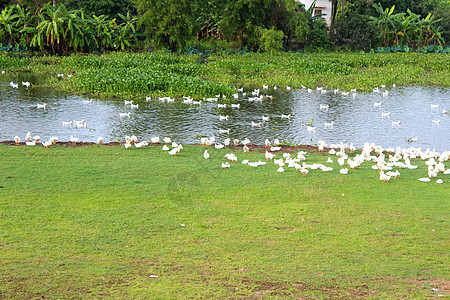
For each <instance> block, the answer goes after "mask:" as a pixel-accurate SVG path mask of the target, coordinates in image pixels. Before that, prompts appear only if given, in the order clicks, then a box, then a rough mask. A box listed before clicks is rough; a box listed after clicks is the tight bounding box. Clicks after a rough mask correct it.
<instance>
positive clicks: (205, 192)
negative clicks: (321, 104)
mask: <svg viewBox="0 0 450 300" xmlns="http://www.w3.org/2000/svg"><path fill="white" fill-rule="evenodd" d="M204 150H205V147H201V146H185V147H184V150H183V152H181V153H180V154H178V155H177V156H176V157H171V156H169V155H168V154H167V152H166V151H161V147H160V146H159V147H156V146H150V147H147V148H145V149H131V150H129V151H126V150H125V149H124V148H123V147H108V146H97V145H94V146H89V147H64V146H57V147H53V148H50V149H45V148H42V147H25V146H5V145H0V165H1V168H0V186H1V188H0V214H1V218H0V227H1V228H2V229H1V230H0V277H1V284H0V298H16V299H25V298H28V299H29V298H41V297H45V298H70V299H77V298H80V299H82V298H100V297H110V298H152V299H176V298H179V299H184V298H222V299H224V298H230V299H238V298H239V299H252V298H259V297H265V298H308V297H313V298H324V299H330V298H338V299H354V298H399V297H406V298H414V299H417V298H429V297H430V298H431V297H435V296H437V295H438V294H444V295H448V293H446V291H448V288H449V272H448V271H449V269H448V266H449V260H448V249H449V235H448V233H449V230H448V229H449V228H448V212H449V211H450V210H449V195H450V192H449V191H450V190H449V183H448V180H449V177H448V175H439V177H440V178H442V179H444V184H436V183H434V181H433V182H431V183H421V182H419V181H417V178H420V177H426V166H425V164H424V162H422V161H420V160H416V161H414V162H413V164H417V165H419V169H418V170H400V172H401V174H402V175H401V178H400V179H398V180H394V179H392V180H391V182H389V183H387V184H386V183H383V182H380V181H379V180H378V173H377V172H376V171H374V170H372V169H371V168H370V167H371V163H366V164H364V165H362V166H361V167H359V168H357V169H356V170H354V171H353V170H350V172H349V175H346V176H345V175H340V174H339V173H338V170H339V168H338V166H337V163H333V164H327V165H331V166H333V167H335V170H334V171H333V172H328V173H322V172H321V171H317V170H316V171H310V173H309V174H308V175H307V176H306V177H303V176H302V175H301V173H297V172H295V171H294V170H292V169H287V170H286V172H284V173H277V172H276V170H277V169H278V166H276V165H275V164H273V163H268V164H267V165H266V166H260V167H258V168H251V167H249V166H247V165H242V164H241V163H240V162H241V161H242V159H250V160H251V161H252V160H264V154H263V153H260V152H252V153H248V154H244V153H242V151H241V150H230V149H222V150H217V149H211V148H209V150H208V151H209V152H210V154H211V159H209V160H205V159H203V157H202V154H203V151H204ZM230 152H233V153H234V154H236V155H237V156H238V159H239V162H238V163H237V164H232V165H231V168H229V169H222V168H221V162H223V161H225V159H224V158H223V156H224V155H225V154H226V153H230ZM277 156H278V157H281V154H277ZM327 158H328V155H327V154H318V153H310V154H308V155H307V162H308V163H312V162H320V163H325V161H326V159H327ZM446 164H447V168H448V167H449V163H448V162H447V163H446ZM445 176H447V177H445ZM182 225H185V226H182ZM151 275H156V276H158V277H154V276H151ZM433 288H434V289H438V291H436V290H433Z"/></svg>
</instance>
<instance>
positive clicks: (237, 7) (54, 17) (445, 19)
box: [0, 0, 450, 54]
mask: <svg viewBox="0 0 450 300" xmlns="http://www.w3.org/2000/svg"><path fill="white" fill-rule="evenodd" d="M332 2H333V12H332V16H330V17H331V24H326V23H325V22H324V20H323V18H322V17H323V16H321V15H314V6H312V7H310V8H309V9H305V7H304V6H302V5H301V4H300V3H299V2H296V1H294V0H233V1H223V0H178V1H165V0H100V1H93V0H81V1H75V0H53V2H45V1H43V0H0V5H1V14H0V43H1V46H2V49H1V50H6V51H14V52H26V51H30V50H34V51H40V52H44V53H46V52H48V53H52V54H65V53H68V52H74V51H75V52H79V51H81V52H95V51H98V52H103V51H110V50H114V49H119V50H127V49H135V50H148V49H155V48H159V49H161V48H162V49H164V48H166V49H167V50H168V51H191V52H195V51H198V52H201V49H202V48H204V47H205V46H206V47H210V48H212V50H213V51H217V50H218V49H221V48H223V49H239V50H242V49H243V50H244V51H264V52H274V51H280V50H294V51H296V50H299V49H301V50H306V51H309V50H314V51H318V50H319V51H321V50H332V49H338V50H339V49H341V50H356V49H360V50H370V49H378V47H383V48H386V47H393V46H394V47H399V48H398V49H402V51H404V50H405V46H407V48H406V49H408V50H409V49H413V50H417V49H419V50H421V49H422V50H423V49H425V48H427V47H428V46H444V47H435V48H433V49H434V50H433V51H442V49H444V48H445V45H446V42H447V41H448V40H450V1H448V0H401V1H393V0H373V1H371V0H333V1H332ZM395 49H397V48H395ZM427 49H428V48H427ZM377 51H378V50H377ZM385 51H386V50H385Z"/></svg>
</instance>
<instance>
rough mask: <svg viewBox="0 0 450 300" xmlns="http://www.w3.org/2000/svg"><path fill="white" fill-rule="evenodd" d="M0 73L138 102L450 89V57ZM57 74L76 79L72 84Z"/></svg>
mask: <svg viewBox="0 0 450 300" xmlns="http://www.w3.org/2000/svg"><path fill="white" fill-rule="evenodd" d="M0 69H2V70H6V71H10V72H13V71H20V70H27V71H32V72H37V73H43V74H49V75H51V76H50V78H51V79H50V80H49V81H48V84H49V85H51V86H54V87H56V88H58V89H60V90H64V91H68V92H71V93H92V94H95V95H99V96H107V97H121V98H134V99H136V98H141V99H143V98H144V97H146V96H172V97H173V96H175V97H181V96H185V95H186V96H192V97H195V98H203V97H210V96H213V95H216V94H225V95H231V94H232V93H234V92H236V88H239V87H242V86H244V87H246V88H247V89H252V88H259V87H261V86H262V85H263V84H264V85H271V86H273V85H277V86H283V87H284V86H291V87H293V88H301V87H302V86H306V87H309V88H315V87H317V86H323V87H324V88H327V89H341V90H350V89H358V90H360V91H371V90H372V89H373V88H374V87H376V86H381V85H387V86H389V85H393V84H396V85H397V86H409V85H421V86H428V85H435V86H443V87H449V86H450V60H449V59H448V55H447V54H419V53H387V54H376V55H369V54H358V53H280V54H257V53H253V54H245V55H237V54H236V55H225V56H222V55H212V56H210V57H208V58H204V57H200V56H197V55H174V54H172V55H170V54H165V53H153V54H149V53H147V54H130V53H111V54H107V55H102V56H97V55H76V56H69V57H63V58H61V57H44V58H42V57H35V58H23V59H18V58H10V57H6V56H0ZM57 73H61V74H65V75H68V74H72V75H73V76H72V77H70V78H67V76H66V77H64V78H63V79H62V78H58V77H56V74H57Z"/></svg>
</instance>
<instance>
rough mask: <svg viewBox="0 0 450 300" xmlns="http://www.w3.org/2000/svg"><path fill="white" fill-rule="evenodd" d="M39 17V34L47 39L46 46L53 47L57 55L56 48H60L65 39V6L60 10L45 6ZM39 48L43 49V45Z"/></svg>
mask: <svg viewBox="0 0 450 300" xmlns="http://www.w3.org/2000/svg"><path fill="white" fill-rule="evenodd" d="M39 17H40V19H41V20H40V22H39V24H38V26H37V27H36V29H37V34H39V35H42V36H44V37H45V41H46V44H47V45H50V46H51V48H52V52H53V54H55V53H56V51H55V46H56V47H58V46H59V44H60V43H61V42H62V40H63V39H64V22H65V18H66V17H67V9H66V7H65V6H64V5H63V4H61V5H60V6H59V7H58V8H55V7H53V6H51V5H49V4H45V5H44V7H43V8H42V9H41V14H40V15H39ZM38 40H39V39H38ZM39 46H40V47H41V49H42V47H43V44H42V43H41V44H40V45H39Z"/></svg>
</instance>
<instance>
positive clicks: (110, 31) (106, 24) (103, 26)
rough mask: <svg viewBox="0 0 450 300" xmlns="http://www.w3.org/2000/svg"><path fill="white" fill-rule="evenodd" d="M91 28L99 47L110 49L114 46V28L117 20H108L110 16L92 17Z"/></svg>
mask: <svg viewBox="0 0 450 300" xmlns="http://www.w3.org/2000/svg"><path fill="white" fill-rule="evenodd" d="M91 26H92V31H93V33H94V34H93V40H94V42H95V44H96V46H97V47H100V46H103V47H105V48H109V47H112V46H113V38H114V28H115V27H116V19H112V20H108V16H105V15H100V16H96V15H93V16H92V20H91Z"/></svg>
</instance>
